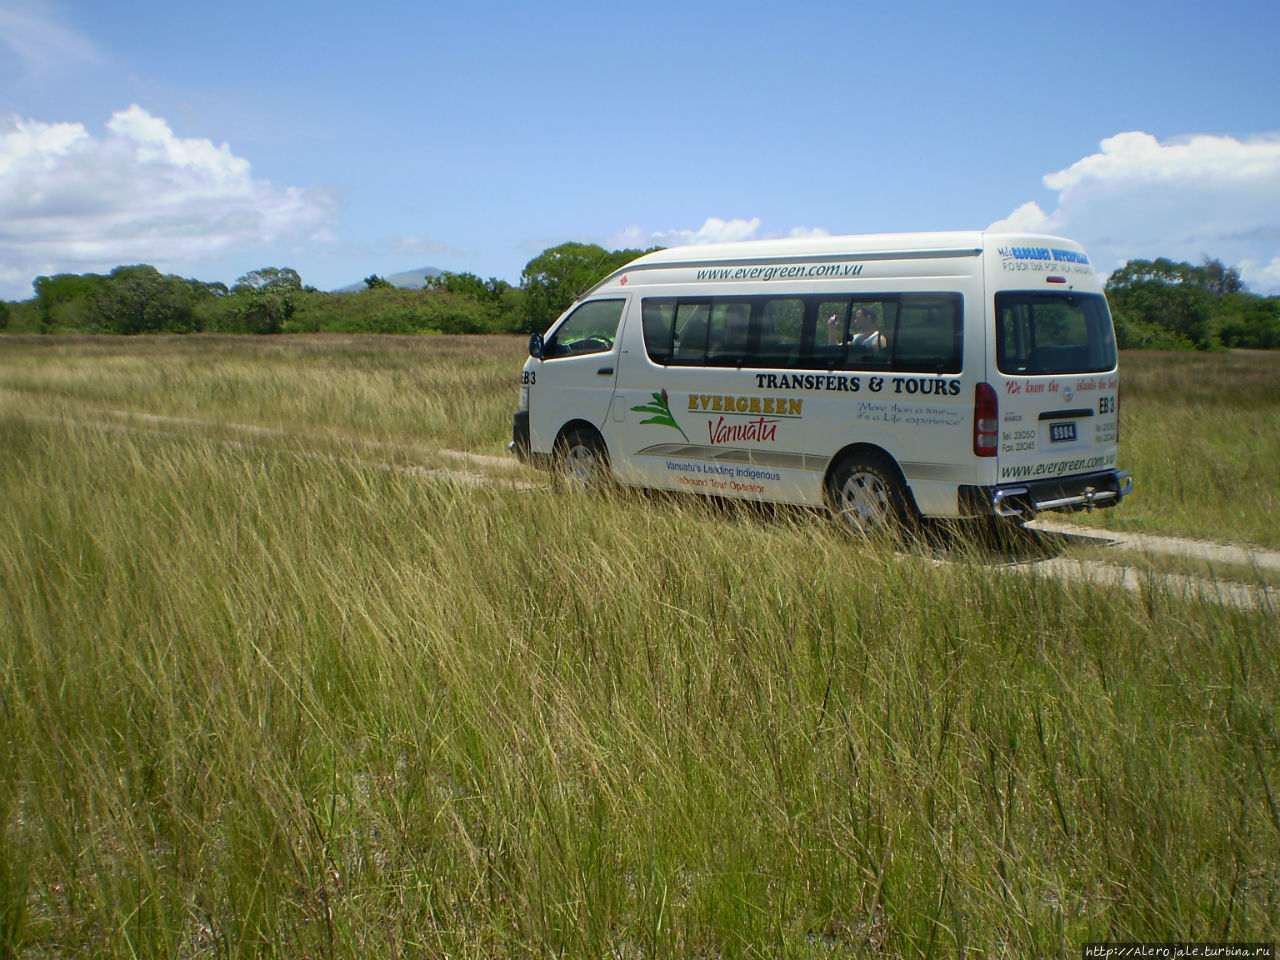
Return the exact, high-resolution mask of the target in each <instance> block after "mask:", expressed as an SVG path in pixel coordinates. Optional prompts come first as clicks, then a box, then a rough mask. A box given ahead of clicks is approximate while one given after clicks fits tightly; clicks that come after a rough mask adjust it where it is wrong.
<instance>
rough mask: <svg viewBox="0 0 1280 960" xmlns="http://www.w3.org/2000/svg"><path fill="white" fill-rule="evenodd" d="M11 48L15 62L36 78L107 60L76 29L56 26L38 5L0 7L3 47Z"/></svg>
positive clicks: (26, 4)
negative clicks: (79, 65) (78, 65)
mask: <svg viewBox="0 0 1280 960" xmlns="http://www.w3.org/2000/svg"><path fill="white" fill-rule="evenodd" d="M3 47H8V48H9V49H10V50H11V51H12V53H13V56H14V60H13V62H15V63H17V62H21V63H22V64H23V66H24V67H25V68H26V71H27V73H28V74H29V75H30V76H31V78H32V79H35V80H40V79H43V78H45V77H47V76H48V75H50V74H53V73H56V72H59V71H62V70H65V69H67V68H68V67H72V66H75V65H77V64H96V63H101V62H102V60H103V57H102V55H101V54H100V53H99V52H98V49H97V48H96V47H95V46H94V45H93V43H91V42H90V41H89V40H86V39H85V38H84V37H82V36H81V35H80V34H78V33H76V32H75V31H74V30H69V29H68V28H66V27H64V26H62V25H61V24H59V23H56V22H55V21H54V20H53V19H51V18H50V17H48V16H46V14H45V12H44V11H43V10H42V9H41V7H40V6H38V5H37V4H35V3H21V2H15V3H8V4H6V5H5V6H4V7H0V48H3Z"/></svg>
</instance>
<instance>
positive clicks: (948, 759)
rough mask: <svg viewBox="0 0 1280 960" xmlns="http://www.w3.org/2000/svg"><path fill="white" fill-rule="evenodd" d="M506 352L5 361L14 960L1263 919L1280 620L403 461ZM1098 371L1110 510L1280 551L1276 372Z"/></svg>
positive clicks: (407, 349)
mask: <svg viewBox="0 0 1280 960" xmlns="http://www.w3.org/2000/svg"><path fill="white" fill-rule="evenodd" d="M522 352H523V351H522V349H521V344H520V343H519V342H518V341H516V340H507V339H485V340H467V339H465V338H457V339H453V338H449V339H446V338H423V339H405V340H393V339H377V338H367V339H352V338H348V339H340V338H298V339H289V338H274V339H268V340H253V339H242V340H237V339H231V338H227V339H212V338H200V337H193V338H173V339H164V338H157V339H154V340H152V339H147V340H130V341H120V340H82V341H56V342H49V341H35V340H32V341H24V340H14V339H9V340H0V451H3V457H2V458H0V664H2V665H3V669H2V671H0V718H2V720H0V723H2V724H3V726H2V727H0V729H3V731H4V736H3V738H0V957H7V956H16V957H41V958H42V957H55V956H56V957H65V956H84V957H98V956H140V957H193V958H194V957H232V956H234V957H241V956H246V957H247V956H271V955H275V956H289V957H293V956H307V957H312V956H315V957H330V956H331V957H347V956H353V955H356V954H360V955H364V956H368V957H414V956H441V957H443V956H449V957H539V956H565V957H605V956H611V957H619V958H633V957H634V958H647V957H654V958H658V957H666V956H700V957H720V956H724V957H749V956H769V957H773V956H783V957H813V958H833V957H838V958H844V957H928V956H1007V957H1027V956H1079V951H1080V947H1081V945H1082V944H1083V943H1085V942H1086V941H1090V940H1103V939H1110V940H1275V939H1277V937H1280V743H1278V741H1277V721H1276V717H1277V715H1278V713H1280V627H1278V626H1277V618H1276V617H1275V612H1274V611H1268V610H1265V609H1262V610H1257V611H1249V610H1236V609H1230V608H1226V607H1222V606H1216V605H1213V604H1207V603H1198V602H1189V601H1187V600H1186V599H1185V598H1183V597H1181V596H1179V595H1176V593H1175V592H1174V591H1170V590H1167V589H1164V588H1163V587H1162V586H1161V583H1160V581H1159V580H1158V579H1154V578H1153V579H1152V581H1151V583H1150V584H1149V586H1148V587H1147V588H1146V589H1144V590H1142V591H1140V592H1138V593H1131V592H1126V591H1124V590H1121V589H1118V588H1117V589H1110V588H1102V587H1091V586H1086V585H1080V584H1065V583H1059V582H1056V581H1053V580H1049V579H1046V578H1043V577H1038V576H1026V575H1020V574H1019V575H1014V574H1011V573H1010V572H1009V571H1008V570H1007V569H1006V568H1005V566H1004V565H1002V564H1000V563H994V562H991V561H990V560H989V559H987V558H986V557H985V556H984V555H980V554H979V553H978V552H977V551H974V552H973V553H972V554H968V553H966V552H965V549H964V547H963V546H956V547H953V548H952V549H951V550H950V551H949V552H948V555H947V556H946V557H945V558H944V560H945V561H946V562H939V557H938V556H937V555H936V554H935V553H934V552H932V551H925V550H923V549H911V550H906V551H899V552H895V551H893V550H890V549H888V548H887V547H884V546H877V545H867V544H864V543H859V542H855V541H852V540H850V539H847V538H844V537H841V536H839V535H838V534H837V533H836V531H835V530H834V529H833V527H832V525H830V524H828V523H825V522H823V521H822V519H821V518H820V517H817V516H810V515H808V514H803V513H801V514H790V513H788V514H784V515H781V516H770V515H767V514H761V513H760V512H758V511H747V510H735V509H732V508H727V507H722V506H717V505H714V504H707V503H703V502H701V501H697V500H684V499H670V498H650V497H645V496H640V495H632V494H626V493H613V494H607V495H598V496H597V495H590V496H577V497H572V498H571V497H567V496H566V495H565V493H564V492H563V491H559V490H557V489H555V488H554V487H552V486H548V485H546V484H542V483H539V482H537V481H539V480H540V479H541V478H540V477H538V476H536V475H531V474H526V473H524V472H523V471H508V472H506V473H505V474H504V475H503V477H502V478H499V479H498V480H497V481H496V482H492V483H487V484H482V485H475V484H470V483H466V482H463V481H462V480H455V479H450V478H449V476H448V475H443V474H436V473H432V472H430V468H432V467H434V466H436V465H438V464H439V462H440V454H439V453H438V451H439V449H440V448H451V449H455V450H463V451H469V452H472V453H478V454H494V453H500V452H501V451H502V448H503V446H504V444H505V440H506V433H507V430H508V429H509V418H510V410H511V407H512V405H513V402H514V400H515V395H516V376H515V374H516V371H517V370H518V368H519V363H520V357H521V355H522ZM1125 359H1126V360H1127V361H1130V365H1129V371H1130V372H1129V373H1128V374H1127V376H1126V380H1125V387H1124V399H1123V413H1124V417H1125V422H1124V435H1123V437H1122V458H1123V464H1124V465H1125V466H1127V467H1128V468H1130V469H1133V470H1134V471H1135V473H1136V474H1137V475H1138V478H1139V484H1140V486H1139V487H1138V488H1137V491H1136V492H1135V496H1134V498H1133V500H1132V501H1131V502H1126V503H1125V504H1124V505H1123V506H1122V507H1121V508H1119V510H1117V511H1114V512H1113V513H1112V514H1103V515H1101V517H1102V518H1103V520H1102V522H1106V523H1115V524H1124V525H1128V526H1132V527H1135V528H1140V529H1143V530H1150V531H1160V532H1166V533H1198V532H1203V533H1204V534H1205V535H1209V534H1211V533H1214V534H1216V535H1217V536H1218V537H1219V538H1221V539H1239V540H1252V541H1254V542H1259V543H1270V544H1275V543H1277V542H1278V541H1280V536H1278V535H1277V531H1276V526H1275V524H1276V521H1275V519H1274V512H1275V510H1274V508H1275V505H1276V504H1275V498H1276V490H1277V489H1278V488H1280V479H1277V474H1276V470H1277V466H1276V463H1277V461H1280V449H1277V447H1278V445H1280V441H1278V440H1277V432H1276V431H1277V426H1276V423H1277V420H1278V419H1280V418H1278V417H1277V413H1278V412H1280V411H1278V410H1277V407H1280V399H1277V389H1276V384H1277V376H1278V374H1277V372H1276V371H1275V369H1274V367H1273V366H1272V365H1271V362H1270V360H1269V359H1265V358H1264V359H1259V358H1254V357H1244V358H1238V357H1236V356H1235V355H1232V356H1230V357H1192V358H1187V359H1185V360H1184V359H1183V358H1177V359H1176V360H1172V359H1169V358H1166V357H1160V356H1155V355H1152V356H1138V357H1133V358H1129V357H1126V358H1125ZM1236 364H1243V366H1239V367H1237V366H1235V365H1236ZM1215 383H1217V384H1219V385H1223V384H1225V385H1227V386H1230V387H1231V389H1230V390H1228V391H1225V396H1223V391H1221V390H1217V389H1215V387H1214V384H1215ZM1184 404H1185V405H1188V406H1195V407H1196V408H1197V409H1198V410H1199V411H1200V413H1201V415H1200V416H1196V415H1192V414H1188V415H1187V416H1185V417H1182V416H1181V415H1180V414H1179V410H1180V409H1181V407H1182V405H1184ZM139 414H147V415H150V417H151V418H150V419H148V418H147V417H143V416H139ZM227 424H240V425H254V426H256V427H257V428H258V429H257V430H256V431H249V430H246V429H244V428H243V427H237V428H234V429H233V428H231V427H228V426H226V425H227ZM1233 434H1234V435H1235V437H1236V444H1237V445H1239V446H1241V447H1245V448H1247V449H1246V451H1245V452H1240V451H1235V450H1233V448H1231V446H1230V444H1229V443H1228V438H1229V437H1230V436H1231V435H1233ZM1180 451H1185V452H1186V453H1187V454H1188V455H1187V456H1186V457H1183V456H1180ZM1219 453H1224V454H1228V455H1231V456H1234V457H1236V458H1237V459H1235V460H1234V461H1232V462H1233V463H1235V464H1237V465H1238V467H1239V469H1246V468H1247V469H1248V470H1256V474H1255V475H1253V476H1252V477H1250V476H1236V477H1234V478H1232V479H1233V481H1234V482H1231V483H1228V482H1227V480H1228V478H1229V475H1230V473H1231V467H1230V465H1229V464H1224V465H1219V464H1217V463H1214V464H1212V465H1211V467H1212V470H1211V471H1208V472H1203V471H1199V470H1198V469H1197V468H1198V467H1200V466H1202V465H1203V464H1202V463H1201V461H1202V460H1204V459H1210V460H1212V459H1213V458H1214V457H1216V456H1217V455H1218V454H1219ZM1264 461H1268V462H1264ZM420 467H425V468H427V469H426V470H422V469H417V468H420ZM1148 470H1155V471H1159V473H1158V476H1159V477H1160V479H1158V480H1157V479H1156V477H1155V476H1153V477H1148V476H1147V475H1146V471H1148ZM527 481H533V482H527ZM1191 489H1195V490H1197V491H1199V492H1200V494H1201V495H1200V496H1199V497H1198V498H1192V497H1189V496H1188V494H1187V491H1188V490H1191ZM1139 493H1141V494H1142V495H1141V496H1139V495H1138V494H1139ZM1241 500H1249V501H1250V503H1249V504H1248V505H1247V507H1241V506H1239V505H1238V504H1239V501H1241ZM1268 504H1270V512H1271V514H1272V516H1266V513H1267V509H1266V508H1267V505H1268ZM1166 515H1167V518H1168V519H1167V520H1165V519H1164V518H1165V517H1166Z"/></svg>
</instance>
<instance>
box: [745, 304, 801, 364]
mask: <svg viewBox="0 0 1280 960" xmlns="http://www.w3.org/2000/svg"><path fill="white" fill-rule="evenodd" d="M803 338H804V301H803V300H801V299H800V298H799V297H786V298H782V297H775V298H773V299H771V300H765V301H764V303H763V309H762V310H761V311H760V331H759V336H758V339H757V341H756V349H755V353H754V363H753V364H752V365H753V366H758V367H794V366H795V365H796V364H797V363H798V362H799V360H800V345H801V343H802V341H803Z"/></svg>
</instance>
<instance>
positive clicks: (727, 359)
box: [707, 300, 751, 367]
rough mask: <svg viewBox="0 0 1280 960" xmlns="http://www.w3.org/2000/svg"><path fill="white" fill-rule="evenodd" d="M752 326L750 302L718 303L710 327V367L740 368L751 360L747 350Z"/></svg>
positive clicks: (708, 357) (731, 301) (714, 306)
mask: <svg viewBox="0 0 1280 960" xmlns="http://www.w3.org/2000/svg"><path fill="white" fill-rule="evenodd" d="M750 323H751V303H750V302H749V301H745V300H717V301H715V303H713V304H712V306H711V319H710V322H709V324H708V339H707V366H709V367H740V366H742V365H743V364H744V363H745V362H747V361H748V360H750V359H751V357H750V355H749V353H748V348H747V334H748V332H749V327H750Z"/></svg>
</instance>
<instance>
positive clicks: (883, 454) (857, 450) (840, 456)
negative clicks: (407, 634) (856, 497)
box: [822, 443, 920, 515]
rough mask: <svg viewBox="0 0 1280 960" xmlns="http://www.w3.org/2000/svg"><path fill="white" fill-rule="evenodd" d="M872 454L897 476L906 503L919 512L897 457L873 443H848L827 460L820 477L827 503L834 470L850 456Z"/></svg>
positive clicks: (829, 501)
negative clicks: (825, 468)
mask: <svg viewBox="0 0 1280 960" xmlns="http://www.w3.org/2000/svg"><path fill="white" fill-rule="evenodd" d="M864 456H872V457H876V458H878V459H880V460H883V461H884V462H885V464H886V465H887V466H888V467H889V469H891V470H892V471H893V472H894V473H895V474H896V475H897V478H898V483H900V484H901V485H902V491H903V493H904V494H905V496H906V498H907V505H908V506H909V507H910V508H911V509H912V510H914V511H915V512H916V514H917V515H919V513H920V507H919V505H918V504H917V503H916V495H915V493H913V492H912V490H911V484H910V483H908V482H907V476H906V474H905V473H903V472H902V467H901V466H899V465H898V460H897V458H896V457H895V456H894V455H893V454H891V453H890V452H889V451H888V450H886V449H885V448H884V447H882V446H880V445H879V444H875V443H850V444H846V445H845V446H843V447H841V448H840V450H838V451H837V452H836V455H835V456H833V457H832V458H831V459H830V460H829V461H827V470H826V473H825V474H823V477H822V496H823V499H824V500H825V501H826V502H827V504H828V505H830V503H831V493H832V490H831V483H832V479H833V477H834V476H835V472H836V470H837V469H839V467H840V465H841V464H842V463H843V462H844V461H845V460H847V459H849V458H850V457H864Z"/></svg>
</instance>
